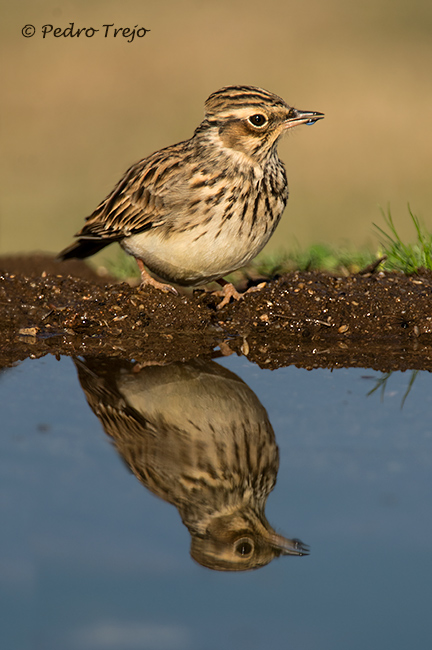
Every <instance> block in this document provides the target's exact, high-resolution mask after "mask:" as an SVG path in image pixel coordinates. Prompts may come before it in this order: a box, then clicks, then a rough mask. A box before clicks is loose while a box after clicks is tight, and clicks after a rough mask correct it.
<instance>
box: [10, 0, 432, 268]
mask: <svg viewBox="0 0 432 650" xmlns="http://www.w3.org/2000/svg"><path fill="white" fill-rule="evenodd" d="M3 5H4V11H3V18H2V21H1V23H2V24H1V47H2V50H3V52H2V60H3V68H2V71H1V75H2V80H1V88H2V93H1V113H2V137H1V140H2V161H1V185H2V188H1V196H2V198H1V216H0V253H1V254H5V253H13V252H20V251H36V250H37V251H51V252H58V251H59V250H60V249H62V248H63V247H65V246H66V245H68V244H69V243H70V242H71V239H72V236H73V234H74V233H75V232H76V231H77V230H78V229H79V228H80V227H81V226H82V224H83V220H84V217H86V216H87V215H88V214H90V213H91V212H92V211H93V210H94V208H95V207H96V205H97V204H98V203H99V201H101V200H102V199H103V198H104V197H105V196H106V194H107V193H108V192H109V191H110V190H111V189H112V187H113V186H114V184H115V183H116V182H117V181H118V180H119V178H120V176H121V175H122V174H123V173H124V171H125V170H126V169H127V168H128V167H129V166H130V165H131V164H132V163H134V162H136V161H137V160H139V159H140V158H143V157H145V156H147V155H148V154H150V153H152V152H153V151H155V150H156V149H160V148H162V147H165V146H168V145H170V144H173V143H175V142H177V141H180V140H183V139H187V138H189V137H190V136H191V135H192V133H193V131H194V129H195V128H196V126H197V125H198V124H199V123H200V121H201V119H202V117H203V104H204V101H205V99H206V98H207V96H208V95H209V94H210V93H211V92H213V91H215V90H217V89H218V88H220V87H221V86H224V85H228V84H252V85H257V86H261V87H263V88H266V89H268V90H270V91H272V92H274V93H276V94H278V95H280V96H281V97H283V98H284V99H285V100H286V101H287V102H288V103H289V104H291V105H293V106H296V107H297V108H300V109H306V110H317V111H321V112H324V113H325V114H326V118H325V120H323V121H322V122H319V123H318V124H316V125H315V126H314V127H313V128H309V127H308V128H306V127H300V128H298V129H296V130H295V132H294V133H293V134H290V135H288V136H287V137H286V138H285V139H284V140H283V141H282V143H281V145H280V147H279V152H280V157H281V158H282V159H283V160H284V162H285V164H286V167H287V172H288V178H289V183H290V191H291V193H290V200H289V202H288V207H287V209H286V211H285V215H284V217H283V220H282V223H281V225H280V226H279V229H278V231H277V233H276V234H275V235H274V237H273V239H272V240H271V242H270V244H269V245H268V248H267V250H268V251H271V252H273V251H279V250H283V249H285V250H286V249H290V248H292V247H293V246H295V245H299V246H301V247H303V246H307V245H309V244H312V243H316V242H327V243H331V244H335V245H344V244H347V243H348V244H352V245H355V246H361V245H371V246H374V245H376V242H377V234H376V231H375V229H374V227H373V223H374V222H375V223H378V224H380V225H383V219H382V216H381V214H380V206H381V207H382V208H383V209H385V210H387V207H388V206H389V205H390V208H391V211H392V214H393V218H394V221H395V224H396V226H397V228H398V229H399V231H400V234H401V236H402V237H403V238H404V239H405V240H410V239H414V235H415V233H414V231H413V225H412V222H411V220H410V218H409V214H408V209H407V204H408V203H409V204H410V206H411V209H412V211H413V212H414V213H415V214H416V215H417V216H419V217H420V219H421V220H422V221H423V222H424V224H425V225H426V226H427V227H428V228H429V229H430V228H431V227H432V210H431V208H432V182H431V170H432V126H431V118H432V38H431V33H432V3H431V2H430V0H411V1H410V2H409V3H408V2H407V1H406V0H363V2H362V3H347V2H346V1H345V0H327V1H323V0H321V1H320V0H309V1H308V2H299V0H297V1H294V0H285V1H284V2H281V1H279V0H266V2H262V1H258V0H249V2H247V3H245V2H239V1H236V0H218V2H212V3H210V2H207V3H206V2H203V1H202V0H200V1H198V0H176V1H174V0H157V1H156V0H148V1H146V2H143V1H142V0H121V1H120V0H103V1H102V0H93V1H92V2H87V1H85V0H75V1H72V0H62V1H61V2H60V1H59V0H20V2H19V3H8V4H7V5H6V3H5V2H4V3H3ZM6 7H7V8H6ZM70 22H73V23H74V29H75V30H76V29H77V28H81V27H87V28H89V27H93V28H95V29H100V31H99V32H97V33H96V34H95V35H94V36H93V37H92V38H86V37H85V36H84V35H81V36H80V37H79V38H77V37H75V38H64V37H59V38H54V36H53V35H52V32H51V34H49V35H47V36H46V38H45V39H43V38H42V31H41V30H42V26H43V25H46V24H52V25H53V27H60V28H62V29H65V28H67V27H69V23H70ZM107 23H114V26H115V27H116V28H118V27H129V28H132V29H133V28H134V27H135V26H137V29H138V28H139V27H144V28H146V29H149V30H151V31H150V32H148V33H147V34H146V35H145V36H144V37H143V38H138V37H135V38H134V40H133V42H131V43H128V42H127V39H126V38H123V37H122V36H121V35H118V36H117V37H116V38H114V37H113V32H112V30H113V28H111V32H110V34H109V35H108V37H107V38H105V37H104V28H103V27H102V26H103V25H104V24H107ZM28 24H31V25H34V26H35V28H36V33H35V35H34V36H33V37H31V38H25V37H24V36H23V35H22V33H21V30H22V29H23V27H24V26H25V25H28ZM100 255H103V256H106V255H107V252H106V251H103V252H102V253H100Z"/></svg>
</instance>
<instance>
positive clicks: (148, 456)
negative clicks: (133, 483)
mask: <svg viewBox="0 0 432 650" xmlns="http://www.w3.org/2000/svg"><path fill="white" fill-rule="evenodd" d="M75 363H76V366H77V370H78V376H79V379H80V382H81V386H82V388H83V390H84V392H85V395H86V398H87V401H88V403H89V405H90V407H91V408H92V410H93V411H94V412H95V414H96V415H97V417H98V418H99V419H100V421H101V423H102V426H103V427H104V429H105V431H106V433H107V434H108V435H109V436H110V437H111V439H112V440H113V443H114V445H115V447H116V449H117V451H118V453H119V454H120V455H121V457H122V458H123V459H124V460H125V462H126V464H127V465H128V467H129V468H130V469H131V470H132V472H133V473H134V474H135V476H136V477H137V478H138V479H139V480H140V481H141V483H142V484H143V485H145V487H147V488H148V489H149V490H151V492H153V493H154V494H155V495H157V496H158V497H160V498H162V499H164V500H165V501H168V502H169V503H171V504H173V505H175V506H176V508H177V509H178V511H179V513H180V516H181V518H182V521H183V523H184V524H185V526H186V527H187V528H188V530H189V533H190V535H191V555H192V557H193V558H194V559H195V560H196V561H197V562H199V563H200V564H202V565H204V566H207V567H209V568H212V569H217V570H221V571H241V570H248V569H254V568H258V567H260V566H263V565H265V564H268V563H269V562H270V561H271V560H272V559H273V558H275V557H278V556H279V555H282V554H283V555H285V554H286V555H305V554H307V552H308V550H307V547H306V546H305V545H304V544H302V542H300V541H299V540H296V539H293V540H290V539H285V538H283V537H282V536H280V535H277V534H276V533H275V531H274V530H273V529H272V528H271V526H270V524H269V523H268V521H267V519H266V517H265V514H264V508H265V503H266V500H267V497H268V495H269V493H270V492H271V490H272V489H273V487H274V485H275V483H276V475H277V471H278V465H279V454H278V448H277V446H276V442H275V437H274V433H273V429H272V426H271V424H270V422H269V420H268V417H267V413H266V411H265V409H264V407H263V406H262V405H261V404H260V402H259V401H258V399H257V397H256V395H255V394H254V393H253V392H252V391H251V390H250V388H249V387H248V386H247V385H246V384H245V383H244V382H243V381H242V380H241V379H239V377H237V376H236V375H235V374H234V373H232V372H230V371H229V370H226V369H225V368H223V367H221V366H219V365H218V364H217V363H214V362H213V361H205V360H200V359H197V360H194V361H191V362H188V363H173V364H170V365H167V366H162V367H161V366H149V367H146V368H142V369H141V370H140V371H139V372H134V366H133V364H132V363H130V362H127V361H121V360H118V359H100V358H92V359H87V358H86V359H84V360H81V359H77V360H76V361H75Z"/></svg>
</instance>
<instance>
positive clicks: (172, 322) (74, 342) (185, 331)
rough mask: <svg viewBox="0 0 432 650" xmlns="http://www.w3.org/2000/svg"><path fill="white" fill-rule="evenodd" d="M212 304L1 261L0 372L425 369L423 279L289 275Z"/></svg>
mask: <svg viewBox="0 0 432 650" xmlns="http://www.w3.org/2000/svg"><path fill="white" fill-rule="evenodd" d="M243 284H244V283H243ZM220 300H221V298H220V297H218V296H216V295H215V294H214V293H212V292H210V291H201V290H200V291H195V292H193V293H189V295H180V296H175V295H172V294H166V293H162V292H161V291H158V290H156V289H153V288H150V287H146V288H144V289H140V288H139V287H133V286H130V285H129V284H127V283H125V282H123V283H116V282H115V281H114V280H110V279H109V278H100V277H99V276H98V275H97V274H96V273H95V272H94V271H92V269H91V268H90V267H89V266H87V265H86V264H85V263H83V262H80V261H78V260H71V261H67V262H56V261H55V260H54V259H53V258H52V257H50V256H46V255H33V256H20V257H3V258H0V331H1V340H0V366H1V367H5V366H11V365H13V364H15V363H17V362H18V361H20V360H23V359H26V358H27V357H31V358H37V357H41V356H43V355H46V354H48V353H50V354H54V355H69V356H80V355H86V356H90V355H91V356H95V355H98V356H99V355H100V356H104V357H121V358H128V359H134V360H135V361H136V362H138V363H139V364H142V365H149V364H165V363H170V362H173V361H181V360H188V359H192V358H195V357H197V356H205V357H212V358H215V357H217V356H220V355H226V354H230V353H232V352H235V353H237V354H244V355H245V356H247V357H248V359H250V360H251V361H253V362H255V363H257V364H258V365H259V366H261V367H264V368H271V369H273V368H278V367H281V366H287V365H290V364H294V365H296V366H299V367H304V368H308V369H312V368H317V367H322V368H337V367H353V366H358V367H363V368H373V369H375V370H381V371H383V372H390V371H392V370H408V369H419V370H429V371H431V370H432V272H430V271H422V270H419V271H418V273H417V274H416V275H413V276H410V277H407V276H405V275H402V274H398V273H383V272H378V273H376V272H374V271H372V272H369V273H360V274H354V275H350V276H348V277H343V276H335V275H331V274H328V273H323V272H318V273H317V272H299V271H298V272H292V273H289V274H287V275H284V276H281V277H279V278H274V279H271V280H269V281H268V282H267V284H266V286H265V287H264V288H262V289H261V290H259V291H257V292H254V293H248V294H246V295H245V296H244V298H242V299H241V300H240V301H238V302H233V303H230V304H228V305H226V306H225V307H223V308H222V309H221V310H218V309H217V306H218V304H219V303H220Z"/></svg>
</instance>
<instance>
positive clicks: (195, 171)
mask: <svg viewBox="0 0 432 650" xmlns="http://www.w3.org/2000/svg"><path fill="white" fill-rule="evenodd" d="M204 110H205V114H204V119H203V121H202V122H201V123H200V125H199V126H198V127H197V128H196V130H195V132H194V134H193V136H192V137H191V138H190V139H189V140H184V141H182V142H179V143H178V144H174V145H172V146H169V147H166V148H164V149H161V150H159V151H156V152H155V153H153V154H151V155H150V156H148V157H146V158H143V159H142V160H140V161H139V162H137V163H136V164H134V165H132V166H131V167H130V168H129V169H128V170H127V171H126V173H125V174H124V176H123V177H122V178H121V180H120V181H119V183H118V184H117V185H116V186H115V187H114V189H113V190H112V192H111V193H110V194H108V196H107V197H106V198H105V199H104V200H103V201H102V202H101V203H100V204H99V205H98V207H97V208H96V209H95V211H94V212H93V213H92V214H91V215H90V216H88V217H87V218H86V221H85V224H84V226H83V227H82V228H81V230H80V231H79V232H78V233H77V234H76V235H75V237H76V238H77V241H75V242H74V243H73V244H71V245H70V246H69V247H67V248H65V249H64V250H63V251H61V252H60V253H59V255H58V258H59V259H61V260H66V259H68V258H74V257H75V258H80V259H83V258H86V257H88V256H90V255H93V254H94V253H96V252H98V251H100V250H101V249H102V248H104V247H105V246H107V245H108V244H111V243H112V242H119V243H120V245H121V246H122V248H123V249H124V250H125V251H126V252H127V253H129V254H130V255H132V256H133V257H134V258H135V259H136V262H137V264H138V267H139V269H140V272H141V287H144V286H146V285H152V286H154V287H156V288H158V289H161V290H162V291H165V292H167V291H172V292H174V293H177V291H176V289H175V287H173V286H172V285H179V286H185V287H186V286H188V287H199V286H202V285H206V284H209V283H211V282H213V281H216V282H218V283H219V284H220V285H221V286H222V291H221V295H222V296H223V300H222V303H221V304H220V305H219V307H222V306H224V305H225V304H227V303H228V302H229V300H230V299H231V298H234V299H236V300H238V299H239V298H240V297H241V296H242V295H243V294H239V293H238V292H237V291H236V290H235V288H234V287H233V285H232V284H231V283H228V282H227V281H226V280H224V276H226V275H228V274H229V273H231V272H233V271H235V270H237V269H239V268H241V267H243V266H245V265H247V264H248V263H249V262H250V261H251V260H252V259H253V258H254V257H255V256H256V255H257V254H258V253H259V252H260V251H261V250H262V249H263V248H264V246H265V245H266V243H267V242H268V240H269V239H270V237H271V235H272V234H273V232H274V230H275V228H276V226H277V225H278V223H279V221H280V218H281V216H282V213H283V211H284V209H285V206H286V203H287V200H288V182H287V176H286V171H285V166H284V164H283V162H282V161H281V160H280V159H279V156H278V152H277V145H278V142H279V140H280V138H281V136H282V135H283V134H284V133H286V132H287V131H288V130H289V129H291V128H293V127H296V126H299V125H301V124H309V125H310V124H314V123H315V122H317V121H318V120H320V119H322V118H323V117H324V114H323V113H319V112H312V111H301V110H298V109H296V108H293V107H291V106H289V105H288V104H287V103H286V102H285V101H284V100H283V99H282V98H281V97H279V96H277V95H275V94H273V93H271V92H269V91H267V90H264V89H262V88H258V87H255V86H224V87H223V88H221V89H220V90H217V91H216V92H214V93H212V94H211V95H210V96H209V97H208V99H207V100H206V102H205V105H204ZM147 269H148V270H147ZM149 271H150V273H149Z"/></svg>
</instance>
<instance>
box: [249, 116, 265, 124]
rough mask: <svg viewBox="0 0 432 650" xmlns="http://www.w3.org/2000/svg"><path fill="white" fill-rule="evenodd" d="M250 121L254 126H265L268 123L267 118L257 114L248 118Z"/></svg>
mask: <svg viewBox="0 0 432 650" xmlns="http://www.w3.org/2000/svg"><path fill="white" fill-rule="evenodd" d="M248 121H249V122H250V123H251V124H252V126H264V124H265V123H266V122H267V118H266V116H265V115H262V114H261V113H257V115H252V116H251V117H248Z"/></svg>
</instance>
